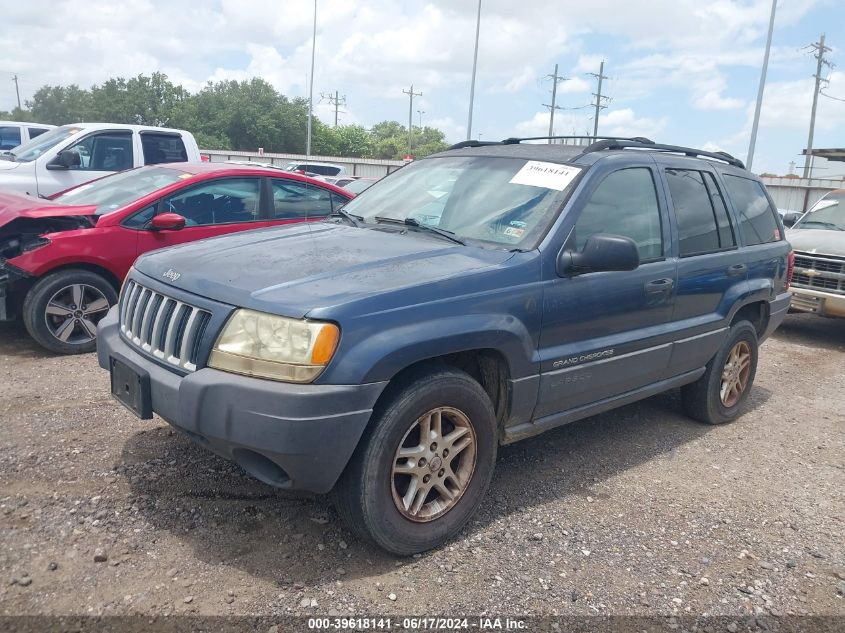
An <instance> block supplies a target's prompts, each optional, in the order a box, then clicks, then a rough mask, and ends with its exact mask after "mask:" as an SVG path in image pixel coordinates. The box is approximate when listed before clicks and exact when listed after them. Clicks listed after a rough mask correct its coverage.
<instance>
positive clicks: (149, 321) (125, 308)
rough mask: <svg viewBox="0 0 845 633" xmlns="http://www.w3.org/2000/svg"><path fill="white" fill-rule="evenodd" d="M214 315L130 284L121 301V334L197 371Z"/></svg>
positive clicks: (136, 345) (154, 354)
mask: <svg viewBox="0 0 845 633" xmlns="http://www.w3.org/2000/svg"><path fill="white" fill-rule="evenodd" d="M210 318H211V313H210V312H208V311H206V310H202V309H201V308H197V307H195V306H192V305H190V304H187V303H184V302H182V301H178V300H176V299H173V298H172V297H168V296H166V295H163V294H161V293H159V292H156V291H155V290H152V289H150V288H146V287H145V286H142V285H141V284H139V283H137V282H135V281H132V280H129V281H127V282H126V287H125V288H124V289H123V294H122V296H121V300H120V331H121V332H122V333H123V334H124V336H125V337H126V338H127V340H128V341H130V342H131V343H132V344H133V345H135V347H138V348H140V349H142V350H143V351H145V352H147V353H148V354H152V355H153V356H155V357H156V358H159V359H161V360H163V361H165V362H167V363H169V364H171V365H174V366H175V367H180V368H182V369H187V370H188V371H194V370H196V368H197V357H198V356H199V341H200V339H201V338H202V334H203V332H204V331H205V328H206V326H207V325H208V321H209V319H210Z"/></svg>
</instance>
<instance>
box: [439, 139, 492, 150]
mask: <svg viewBox="0 0 845 633" xmlns="http://www.w3.org/2000/svg"><path fill="white" fill-rule="evenodd" d="M501 144H502V143H501V141H477V140H470V141H461V142H460V143H455V144H454V145H452V146H451V147H449V149H462V148H464V147H482V146H484V145H501ZM446 151H449V150H446Z"/></svg>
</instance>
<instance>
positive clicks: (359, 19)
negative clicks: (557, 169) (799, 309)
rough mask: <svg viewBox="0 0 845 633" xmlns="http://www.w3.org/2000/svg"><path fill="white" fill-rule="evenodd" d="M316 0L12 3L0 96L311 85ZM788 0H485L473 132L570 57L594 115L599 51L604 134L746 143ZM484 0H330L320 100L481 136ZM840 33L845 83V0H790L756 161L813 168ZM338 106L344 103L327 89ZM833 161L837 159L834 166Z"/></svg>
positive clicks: (328, 115) (319, 56) (539, 104)
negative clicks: (48, 90)
mask: <svg viewBox="0 0 845 633" xmlns="http://www.w3.org/2000/svg"><path fill="white" fill-rule="evenodd" d="M313 6H314V5H313V2H312V1H311V0H204V1H202V2H197V1H196V0H133V1H132V2H115V1H114V0H85V1H62V0H27V2H9V3H6V4H5V5H4V28H3V29H2V32H0V50H2V51H3V56H2V59H0V78H2V77H3V75H5V77H6V78H7V80H6V81H2V82H0V110H5V109H10V108H11V107H13V106H14V105H15V98H16V97H15V86H14V83H13V82H12V81H11V79H12V76H13V74H17V75H18V76H19V82H20V89H21V97H22V99H24V100H25V99H27V98H28V97H30V96H31V95H32V93H33V92H34V91H35V90H37V89H38V87H40V86H41V85H44V84H70V83H76V84H79V85H80V86H83V87H89V86H90V85H91V84H94V83H99V82H102V81H103V80H105V79H107V78H109V77H114V76H123V77H130V76H134V75H137V74H139V73H145V74H150V73H152V72H155V71H160V72H164V73H166V74H167V75H168V76H169V77H170V79H171V80H172V81H174V82H177V83H181V84H182V85H183V86H185V87H186V88H188V89H189V90H192V91H195V90H199V89H200V88H201V87H202V86H203V85H204V84H205V83H206V82H207V81H209V80H221V79H246V78H250V77H253V76H256V77H262V78H263V79H266V80H267V81H269V82H270V83H272V84H273V85H274V86H275V87H276V88H277V89H278V90H279V91H281V92H283V93H284V94H286V95H288V96H307V92H308V74H309V68H310V57H311V29H312V19H313V13H312V11H313ZM770 9H771V0H734V1H731V0H589V1H580V2H574V1H572V0H520V1H519V2H515V1H514V0H482V18H481V35H480V44H479V52H478V77H477V83H476V91H475V108H474V115H473V128H472V136H473V138H478V137H479V136H480V137H481V138H482V139H483V140H494V139H501V138H506V137H510V136H527V135H539V134H547V133H548V126H549V110H548V108H546V107H543V104H548V103H550V99H551V93H550V90H551V86H552V82H551V80H550V79H549V78H548V75H550V74H551V73H552V72H553V70H554V65H555V64H558V65H559V69H560V70H559V73H560V75H562V76H564V77H566V78H567V80H565V81H561V82H560V83H559V84H558V99H557V103H558V105H559V106H560V107H561V108H563V109H561V110H557V111H556V114H555V132H556V133H557V134H573V133H574V134H585V133H588V132H591V131H592V127H593V118H592V117H593V114H594V111H593V109H592V108H589V107H585V106H588V104H589V103H590V102H591V100H592V99H593V96H592V94H591V93H593V92H595V89H596V85H595V78H594V77H592V76H591V75H590V73H597V72H598V70H599V64H600V62H601V61H602V60H604V61H605V69H604V74H605V75H606V76H607V77H608V79H607V80H605V82H604V85H603V88H602V92H603V93H604V94H606V95H608V97H610V99H609V101H608V102H607V108H606V109H603V110H602V111H601V114H600V117H599V134H600V135H624V136H647V137H649V138H652V139H654V140H655V141H658V142H663V143H670V144H677V145H687V146H694V147H701V148H705V149H722V150H725V151H728V152H730V153H732V154H734V155H736V156H737V157H739V158H741V159H743V160H745V158H746V156H747V152H748V141H749V137H750V130H751V121H752V117H753V112H754V103H755V99H756V96H757V88H758V82H759V78H760V68H761V65H762V59H763V51H764V47H765V40H766V30H767V27H768V20H769V13H770ZM476 10H477V2H476V0H429V1H422V0H420V1H412V0H317V47H316V69H315V73H314V97H315V102H316V101H317V100H319V99H320V95H321V93H322V94H329V93H333V92H334V91H335V90H337V91H339V93H340V95H345V96H346V105H345V106H344V107H343V108H342V110H343V112H342V113H341V114H340V116H339V119H340V122H341V123H342V124H345V123H355V124H360V125H363V126H365V127H368V126H371V125H372V124H374V123H377V122H379V121H382V120H385V119H392V120H398V121H400V122H402V123H403V124H405V125H407V121H408V110H409V99H408V96H407V95H406V94H403V92H402V91H403V90H409V87H410V86H411V85H412V84H413V87H414V91H415V92H418V93H422V96H419V97H416V98H415V100H414V104H413V110H414V112H413V119H414V125H418V124H419V122H420V113H419V112H418V111H421V112H422V115H421V116H422V123H423V125H431V126H436V127H439V128H440V129H442V130H443V131H444V132H445V133H446V137H447V140H449V141H459V140H463V139H464V138H466V125H467V112H468V103H469V91H470V73H471V70H472V54H473V45H474V39H475V18H476ZM822 32H825V33H826V38H827V41H826V44H827V45H828V46H830V47H831V48H832V49H833V50H832V51H831V52H829V53H828V54H827V55H828V59H829V60H830V61H831V63H832V64H833V65H834V66H833V67H832V68H827V67H826V68H825V69H824V70H823V73H822V74H823V76H824V77H825V78H827V79H828V80H829V83H828V84H827V86H826V88H825V89H824V91H825V92H826V93H828V94H830V95H831V96H833V97H837V98H839V99H845V0H780V1H779V2H778V9H777V17H776V22H775V32H774V39H773V44H772V53H771V59H770V63H769V75H768V82H767V86H766V93H765V98H764V103H763V109H762V116H761V121H760V131H759V135H758V141H757V150H756V152H755V158H754V171H756V172H762V171H767V172H774V173H777V174H786V173H789V171H790V161H795V162H796V163H797V164H798V165H797V167H796V169H798V170H800V166H801V164H802V157H801V155H800V154H801V150H802V148H804V147H806V142H807V133H808V129H809V119H810V109H811V104H812V97H813V81H814V80H813V77H812V75H813V74H814V72H815V64H816V60H815V59H814V58H813V57H812V52H811V51H808V50H807V49H806V48H805V47H806V46H807V45H808V44H810V43H811V42H814V41H817V40H818V38H819V35H820V34H821V33H822ZM315 112H316V114H317V116H319V117H320V119H321V120H323V121H324V122H327V123H331V122H333V117H334V113H333V111H332V106H331V105H330V104H329V103H328V102H327V101H326V100H325V99H323V100H322V101H321V102H320V103H317V104H316V105H315ZM814 146H815V147H843V146H845V101H837V100H834V99H831V98H827V97H824V96H822V97H820V98H819V106H818V117H817V123H816V133H815V142H814ZM818 176H822V177H823V176H824V174H823V173H818Z"/></svg>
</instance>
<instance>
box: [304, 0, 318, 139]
mask: <svg viewBox="0 0 845 633" xmlns="http://www.w3.org/2000/svg"><path fill="white" fill-rule="evenodd" d="M316 51H317V0H314V32H313V33H312V35H311V77H310V78H309V82H308V127H307V129H306V131H305V155H306V156H311V119H313V118H314V54H315V53H316Z"/></svg>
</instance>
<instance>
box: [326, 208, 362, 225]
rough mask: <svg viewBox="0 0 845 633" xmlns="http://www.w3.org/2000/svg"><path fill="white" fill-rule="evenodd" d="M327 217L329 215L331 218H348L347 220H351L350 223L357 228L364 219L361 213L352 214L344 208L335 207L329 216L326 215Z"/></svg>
mask: <svg viewBox="0 0 845 633" xmlns="http://www.w3.org/2000/svg"><path fill="white" fill-rule="evenodd" d="M326 217H329V218H331V217H341V218H343V219H344V220H346V221H347V222H349V224H351V225H352V226H354V227H355V228H358V227H360V226H361V224H360V223H361V222H363V221H364V218H362V217H361V216H360V215H352V214H351V213H347V212H346V211H344V210H343V209H335V210H334V211H332V212H331V213H329V214H328V216H326Z"/></svg>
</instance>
